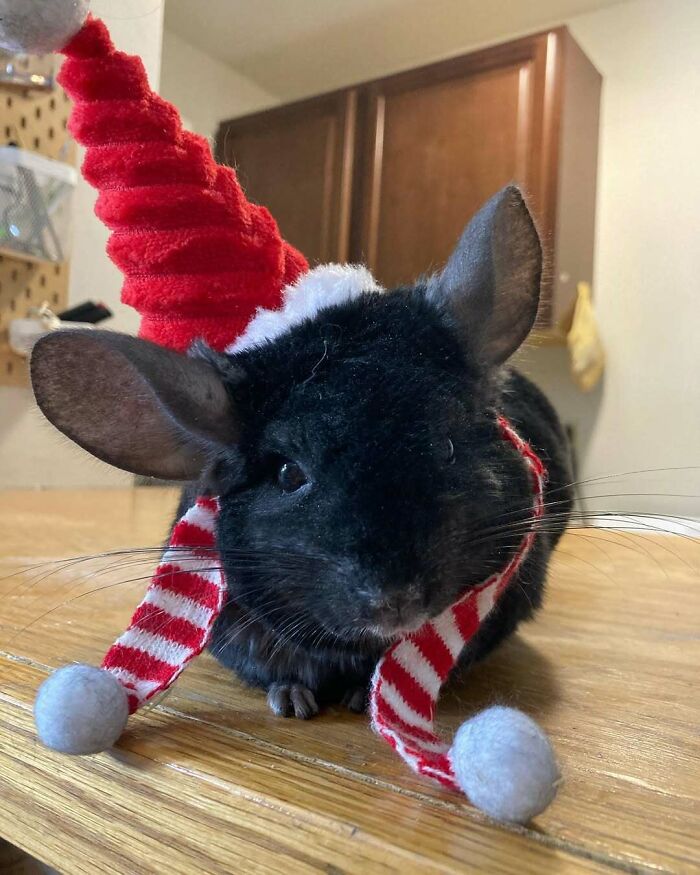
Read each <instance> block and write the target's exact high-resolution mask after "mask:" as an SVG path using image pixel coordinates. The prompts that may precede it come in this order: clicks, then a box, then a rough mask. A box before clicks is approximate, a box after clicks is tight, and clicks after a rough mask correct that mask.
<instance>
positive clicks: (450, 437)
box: [32, 186, 571, 717]
mask: <svg viewBox="0 0 700 875" xmlns="http://www.w3.org/2000/svg"><path fill="white" fill-rule="evenodd" d="M541 273H542V254H541V247H540V242H539V238H538V235H537V231H536V229H535V226H534V223H533V221H532V219H531V217H530V213H529V212H528V209H527V207H526V205H525V202H524V200H523V198H522V196H521V194H520V192H519V190H518V189H517V188H515V187H512V186H511V187H508V188H506V189H504V190H503V191H501V192H500V193H499V194H497V195H496V196H495V197H493V198H492V199H491V200H490V201H489V202H488V203H487V204H486V205H485V206H484V207H483V208H482V210H481V211H480V212H479V213H478V214H477V215H476V216H475V217H474V219H473V220H472V221H471V222H470V224H469V225H468V227H467V229H466V230H465V232H464V234H463V236H462V238H461V240H460V242H459V244H458V246H457V248H456V250H455V252H454V254H453V255H452V256H451V258H450V260H449V262H448V264H447V266H446V267H445V269H444V270H443V271H442V273H440V274H438V275H436V276H434V277H432V278H430V279H428V280H427V281H424V282H418V283H417V284H415V285H414V286H410V287H405V288H398V289H395V290H392V291H388V292H383V293H376V292H367V293H366V294H361V295H359V296H358V297H355V298H354V299H351V300H348V301H346V302H345V303H342V304H337V305H334V306H330V307H327V308H323V309H320V310H319V311H318V312H316V313H315V315H313V317H312V318H309V319H306V320H305V321H303V322H302V323H300V324H297V325H296V326H294V327H291V328H290V329H289V330H287V331H286V332H285V333H283V334H281V335H280V336H279V337H277V338H276V339H274V340H271V341H269V342H266V343H263V344H262V345H259V346H257V347H254V348H251V349H248V350H246V351H243V352H240V353H238V354H235V355H224V354H219V353H215V352H213V351H211V350H209V349H207V348H206V347H203V346H202V345H201V344H200V345H197V346H196V347H195V348H194V349H193V351H192V353H191V354H190V356H181V355H178V354H176V353H173V352H170V351H168V350H165V349H161V348H159V347H156V346H154V345H152V344H150V343H147V342H146V341H142V340H137V339H135V338H131V337H127V336H125V335H119V334H111V333H108V332H99V331H95V332H88V331H75V332H71V331H65V332H56V333H54V334H52V335H49V336H48V337H46V338H44V339H43V340H41V341H40V342H39V343H38V344H37V346H36V348H35V352H34V355H33V359H32V381H33V385H34V390H35V393H36V397H37V401H38V403H39V406H40V407H41V409H42V410H43V412H44V413H45V414H46V416H47V417H48V418H49V419H50V420H51V421H52V422H53V423H54V425H56V426H57V427H58V428H59V429H60V430H61V431H63V432H64V433H65V434H66V435H68V437H70V438H72V439H73V440H74V441H76V442H77V443H78V444H80V445H81V446H83V447H84V448H85V449H87V450H88V451H90V452H91V453H93V454H94V455H96V456H98V457H99V458H101V459H103V460H105V461H107V462H110V463H111V464H113V465H116V466H118V467H120V468H124V469H126V470H128V471H133V472H135V473H138V474H146V475H151V476H155V477H160V478H165V479H172V480H180V481H182V480H188V481H190V484H189V485H188V486H187V487H186V488H185V489H184V492H183V499H182V502H181V507H180V510H179V513H178V517H179V515H181V514H182V513H183V512H184V510H185V509H186V508H187V507H188V506H189V505H190V504H191V503H192V502H193V500H194V497H195V496H196V495H197V494H201V493H203V492H208V493H210V494H216V495H219V497H220V502H221V512H220V514H219V526H218V548H219V550H220V554H221V558H222V563H223V566H224V569H225V574H226V579H227V583H228V587H229V592H230V596H231V602H230V604H229V605H228V606H227V607H226V608H225V609H224V611H223V612H222V614H221V616H220V618H219V620H218V621H217V623H216V626H215V630H214V635H213V638H212V642H211V651H212V653H213V654H214V655H215V656H216V658H217V659H219V660H220V661H221V662H222V663H223V664H224V665H226V666H228V667H230V668H232V669H233V670H234V671H235V672H236V673H237V674H238V675H239V676H240V677H242V678H243V679H244V680H246V681H247V682H249V683H251V684H253V685H256V686H259V687H262V688H264V689H265V690H267V691H268V700H269V702H270V705H271V707H272V709H273V710H274V711H275V712H276V713H280V714H285V715H292V714H294V715H296V716H298V717H308V716H311V715H312V714H314V713H316V712H317V710H318V706H319V704H323V703H326V702H332V701H345V702H346V704H348V705H349V706H350V707H351V708H355V709H359V708H361V707H362V706H363V704H364V700H365V692H366V690H367V685H368V681H369V678H370V676H371V673H372V670H373V668H374V666H375V664H376V662H377V660H378V658H379V656H380V655H381V653H382V652H383V651H384V650H385V649H386V647H387V645H388V643H389V641H390V640H391V638H392V636H395V635H396V634H398V633H400V632H405V631H406V630H410V629H414V628H417V627H418V626H419V625H421V624H422V623H423V622H424V621H425V620H426V619H428V618H430V617H433V616H436V615H437V614H438V613H440V612H441V611H442V610H443V609H444V608H446V607H447V606H448V605H449V604H451V603H452V602H453V601H455V600H456V599H457V597H458V596H459V595H460V594H461V593H463V592H464V590H465V588H467V587H469V586H470V585H473V584H476V583H479V582H481V581H483V580H484V579H485V578H486V577H487V576H488V575H489V574H490V573H492V572H493V571H495V570H498V569H500V568H501V567H503V565H504V564H505V563H506V562H507V560H508V558H509V556H511V555H512V554H513V552H514V551H515V549H516V548H517V546H518V543H519V541H520V538H521V536H522V534H523V532H524V531H525V530H526V529H528V528H530V527H531V526H532V517H531V511H532V494H531V483H530V480H529V475H528V473H527V471H526V469H525V467H524V463H523V460H522V459H521V457H520V456H519V455H518V453H517V452H516V451H515V450H514V449H513V448H512V446H510V445H509V444H508V443H507V442H505V441H504V440H503V439H502V438H501V437H500V436H499V430H498V424H497V419H498V416H499V414H503V415H505V416H506V417H507V418H508V419H509V420H510V421H511V423H512V424H513V425H514V427H515V429H516V430H517V431H518V432H519V433H520V435H521V436H522V437H524V438H525V439H526V440H528V441H529V442H530V443H531V444H532V446H533V447H534V449H535V450H536V451H537V453H538V454H539V455H540V457H541V458H542V460H543V461H544V463H545V465H546V467H547V469H548V474H549V477H548V484H547V494H546V495H545V500H546V501H548V502H550V503H551V508H552V510H551V511H550V510H548V514H547V516H546V517H545V520H544V522H543V523H542V524H538V526H537V527H536V531H537V535H536V540H535V544H534V547H533V549H532V550H531V552H530V554H529V556H528V558H527V560H526V561H525V563H524V565H523V567H522V569H521V570H520V572H519V574H518V578H517V580H514V581H513V582H512V583H511V585H510V586H509V588H508V590H507V592H506V593H505V594H504V596H503V598H502V600H501V603H500V604H499V606H498V607H497V609H496V610H495V611H494V612H493V613H492V614H491V616H490V617H489V618H488V619H487V620H486V622H485V623H484V624H483V626H482V628H481V629H480V631H479V632H478V633H477V635H476V636H475V638H474V639H473V641H472V643H471V644H470V645H469V647H468V649H467V653H466V655H465V660H466V661H467V662H469V661H471V660H474V659H478V658H480V657H481V656H483V655H485V654H486V653H488V652H489V651H490V650H491V649H492V648H493V647H494V646H496V645H497V644H498V643H499V642H500V641H501V640H503V638H504V637H505V636H507V635H509V634H510V633H511V632H513V630H514V629H515V628H516V626H517V625H518V624H519V623H520V621H521V620H525V619H528V618H529V617H530V616H531V615H532V613H533V611H534V610H535V609H536V608H537V607H539V605H540V603H541V601H542V592H543V587H544V582H545V577H546V573H547V563H548V560H549V558H550V555H551V553H552V550H553V548H554V546H555V544H556V542H557V540H558V538H559V536H560V534H561V532H562V531H563V530H564V528H565V526H566V522H567V518H568V513H569V510H570V507H571V488H570V486H569V484H570V481H571V474H570V464H569V452H568V448H567V443H566V438H565V435H564V433H563V430H562V428H561V425H560V423H559V421H558V419H557V416H556V414H555V412H554V410H553V409H552V407H551V406H550V404H549V403H548V402H547V400H546V399H545V398H544V397H543V395H542V394H541V392H540V391H539V390H538V389H536V388H535V387H534V386H533V385H532V384H531V383H530V382H528V380H526V379H525V378H524V377H523V376H521V375H520V374H518V373H517V372H516V371H514V370H512V369H510V368H508V367H507V366H505V365H504V362H505V361H506V360H507V359H508V358H509V356H510V355H511V354H512V353H513V352H515V350H516V349H517V348H518V347H519V346H520V345H521V343H522V342H523V341H524V339H525V337H526V336H527V334H528V332H529V331H530V329H531V328H532V325H533V323H534V320H535V316H536V313H537V307H538V302H539V291H540V279H541Z"/></svg>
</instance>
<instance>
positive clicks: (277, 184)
mask: <svg viewBox="0 0 700 875" xmlns="http://www.w3.org/2000/svg"><path fill="white" fill-rule="evenodd" d="M356 102H357V97H356V93H355V91H345V92H342V93H337V94H330V95H324V96H323V97H319V98H314V99H312V100H306V101H303V102H300V103H296V104H291V105H289V106H284V107H281V108H279V109H272V110H268V111H266V112H261V113H258V114H256V115H252V116H247V117H245V118H242V119H234V120H232V121H228V122H223V123H222V124H221V126H220V127H219V131H218V134H217V142H216V155H217V160H218V161H220V162H222V163H225V164H230V165H231V166H233V167H235V168H236V170H237V172H238V175H239V178H240V180H241V184H242V185H243V188H244V189H245V192H246V194H247V196H248V197H249V198H250V200H252V201H254V202H255V203H259V204H263V205H264V206H266V207H267V208H268V209H269V210H270V212H271V213H272V215H273V216H274V217H275V219H276V221H277V223H278V225H279V227H280V230H281V232H282V235H283V236H284V237H285V239H286V240H288V241H289V242H290V243H291V244H292V245H293V246H296V247H297V248H298V249H299V250H300V251H301V252H303V253H304V255H305V256H306V258H307V259H308V260H309V262H311V263H318V262H324V261H346V260H347V259H348V241H349V228H350V206H351V199H352V198H351V194H352V192H351V188H352V166H353V148H354V137H355V107H356Z"/></svg>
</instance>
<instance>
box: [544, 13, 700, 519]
mask: <svg viewBox="0 0 700 875" xmlns="http://www.w3.org/2000/svg"><path fill="white" fill-rule="evenodd" d="M569 25H570V27H571V30H572V32H573V34H574V36H575V37H576V39H577V40H578V41H579V43H580V44H581V46H582V47H583V49H584V50H585V51H586V52H587V54H588V55H589V57H590V58H591V59H592V60H593V62H594V63H595V64H596V66H597V67H598V69H599V70H600V72H601V73H602V74H603V78H604V93H603V112H602V127H601V142H600V145H601V149H600V169H599V186H598V213H597V241H596V271H595V294H596V305H597V309H598V314H599V317H600V325H601V330H602V333H603V338H604V341H605V345H606V349H607V355H608V367H607V373H606V376H605V382H604V385H603V387H602V389H601V390H600V391H598V392H597V393H596V394H595V395H594V396H593V397H586V396H583V395H581V394H580V393H578V392H577V391H576V390H575V389H573V388H572V387H571V384H570V382H569V380H568V377H567V376H566V367H567V361H566V356H565V355H564V354H563V353H562V352H559V351H556V350H544V349H543V350H538V351H536V352H534V353H528V369H529V370H530V372H531V373H532V374H533V376H534V377H535V378H536V379H537V381H538V382H539V383H540V384H541V385H542V386H543V387H544V388H545V389H547V390H548V392H549V393H550V395H551V397H552V398H553V400H554V401H555V403H556V404H557V405H558V406H559V408H560V410H561V411H562V412H563V413H564V414H565V415H566V416H567V417H568V418H570V419H571V420H572V421H574V422H575V423H576V425H577V428H578V430H579V449H580V454H581V460H580V461H581V469H582V470H581V476H582V477H584V478H592V477H599V476H601V475H606V474H611V473H620V472H626V471H637V470H641V469H649V468H680V469H682V470H680V471H676V472H670V471H667V472H662V473H657V474H646V475H632V476H629V477H625V478H618V479H615V480H612V481H603V482H600V483H597V484H591V485H590V486H589V487H588V492H589V493H590V494H593V495H602V494H603V493H607V492H614V493H627V492H633V493H639V492H644V493H666V494H668V493H685V494H691V495H695V496H700V471H697V470H696V471H692V470H690V468H691V466H700V242H699V241H700V166H699V165H698V161H697V153H698V142H699V140H700V97H699V95H700V3H698V2H697V0H664V2H660V0H635V2H630V3H625V4H622V5H618V6H614V7H611V8H610V9H607V10H601V11H598V12H595V13H591V14H588V15H583V16H579V17H577V18H574V19H572V20H571V21H570V22H569ZM600 504H601V506H603V505H604V506H605V507H616V508H620V509H627V510H648V511H653V512H668V513H677V514H691V515H693V516H696V517H700V497H696V498H694V499H683V498H678V497H670V496H669V497H663V496H659V495H653V494H652V495H650V496H649V497H648V498H643V497H641V496H638V495H634V496H630V497H628V498H622V497H620V498H614V499H611V498H606V499H601V500H600Z"/></svg>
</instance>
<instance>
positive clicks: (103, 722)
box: [34, 665, 129, 754]
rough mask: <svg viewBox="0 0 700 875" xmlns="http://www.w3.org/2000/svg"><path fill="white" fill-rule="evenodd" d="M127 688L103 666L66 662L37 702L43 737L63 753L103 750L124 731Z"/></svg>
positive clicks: (44, 686)
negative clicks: (67, 663) (95, 666)
mask: <svg viewBox="0 0 700 875" xmlns="http://www.w3.org/2000/svg"><path fill="white" fill-rule="evenodd" d="M128 716H129V703H128V699H127V694H126V690H125V689H124V687H123V686H122V685H121V684H120V683H119V681H118V680H117V679H116V678H115V677H114V675H112V674H110V673H109V672H108V671H105V670H104V669H101V668H94V667H93V666H91V665H66V666H64V667H63V668H60V669H59V670H58V671H56V672H54V673H53V674H52V675H50V677H48V678H47V679H46V680H45V681H44V683H43V684H42V685H41V687H40V688H39V692H38V694H37V697H36V702H35V703H34V719H35V720H36V727H37V731H38V733H39V738H40V739H41V741H42V742H43V743H44V744H45V745H46V746H47V747H50V748H52V749H53V750H57V751H59V753H69V754H87V753H99V752H100V751H103V750H106V749H107V748H108V747H111V746H112V745H113V744H114V743H115V742H116V741H117V739H118V738H119V736H120V735H121V734H122V732H123V731H124V727H125V726H126V721H127V718H128Z"/></svg>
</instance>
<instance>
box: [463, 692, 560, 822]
mask: <svg viewBox="0 0 700 875" xmlns="http://www.w3.org/2000/svg"><path fill="white" fill-rule="evenodd" d="M450 759H451V761H452V766H453V769H454V773H455V777H456V779H457V782H458V784H459V786H460V788H461V789H462V790H463V791H464V793H465V794H466V795H467V796H468V797H469V800H470V801H471V803H472V804H473V805H475V806H476V807H477V808H480V809H481V810H482V811H483V812H485V813H486V814H488V815H489V816H490V817H493V818H494V819H495V820H500V821H505V822H507V823H527V822H528V821H530V820H532V818H533V817H536V816H537V815H538V814H541V813H542V812H543V811H544V810H545V808H547V806H548V805H549V804H550V803H551V802H552V800H553V799H554V797H555V796H556V794H557V789H558V788H559V784H560V783H561V776H560V774H559V767H558V766H557V761H556V759H555V757H554V751H553V750H552V746H551V744H550V743H549V739H548V738H547V736H546V735H545V733H544V732H543V731H542V730H541V729H540V727H539V726H538V725H537V724H536V723H535V721H534V720H532V719H530V717H528V716H527V715H525V714H523V713H522V711H518V710H516V709H515V708H505V707H502V706H496V707H493V708H487V709H486V710H485V711H482V712H481V713H480V714H477V715H476V716H475V717H472V718H471V720H467V721H466V723H463V724H462V726H460V728H459V730H458V731H457V734H456V735H455V738H454V742H453V745H452V749H451V751H450Z"/></svg>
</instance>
